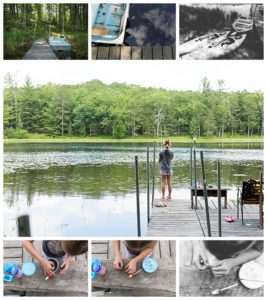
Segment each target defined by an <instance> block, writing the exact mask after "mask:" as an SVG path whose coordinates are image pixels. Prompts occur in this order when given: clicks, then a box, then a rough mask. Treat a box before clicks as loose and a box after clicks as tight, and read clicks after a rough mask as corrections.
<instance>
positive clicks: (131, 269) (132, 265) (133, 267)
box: [125, 259, 137, 274]
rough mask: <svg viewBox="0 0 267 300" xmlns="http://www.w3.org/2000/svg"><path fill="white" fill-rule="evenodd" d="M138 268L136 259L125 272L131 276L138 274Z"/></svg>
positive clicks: (129, 263)
mask: <svg viewBox="0 0 267 300" xmlns="http://www.w3.org/2000/svg"><path fill="white" fill-rule="evenodd" d="M136 266H137V263H136V261H135V260H134V259H132V260H131V261H129V262H128V264H127V265H126V267H125V271H126V272H127V273H129V274H131V273H135V272H136Z"/></svg>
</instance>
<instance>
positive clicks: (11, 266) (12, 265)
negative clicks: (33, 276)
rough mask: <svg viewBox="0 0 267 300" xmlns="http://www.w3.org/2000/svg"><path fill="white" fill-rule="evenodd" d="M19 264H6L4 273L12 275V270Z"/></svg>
mask: <svg viewBox="0 0 267 300" xmlns="http://www.w3.org/2000/svg"><path fill="white" fill-rule="evenodd" d="M17 266H18V264H17V263H16V262H14V261H13V262H10V263H8V264H5V265H4V271H5V272H7V273H11V270H12V268H13V267H17Z"/></svg>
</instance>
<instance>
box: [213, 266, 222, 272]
mask: <svg viewBox="0 0 267 300" xmlns="http://www.w3.org/2000/svg"><path fill="white" fill-rule="evenodd" d="M211 270H212V271H220V270H224V268H223V266H222V265H219V266H216V267H212V268H211Z"/></svg>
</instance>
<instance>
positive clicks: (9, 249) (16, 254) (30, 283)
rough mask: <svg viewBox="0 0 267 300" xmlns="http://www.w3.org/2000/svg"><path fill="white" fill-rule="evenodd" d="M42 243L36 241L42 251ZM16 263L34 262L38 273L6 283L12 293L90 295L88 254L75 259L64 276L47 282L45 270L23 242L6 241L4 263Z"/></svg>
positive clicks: (6, 287)
mask: <svg viewBox="0 0 267 300" xmlns="http://www.w3.org/2000/svg"><path fill="white" fill-rule="evenodd" d="M41 244H42V241H34V245H35V247H36V249H37V250H38V251H41ZM11 261H16V262H17V263H18V264H19V266H22V264H23V263H24V262H29V261H34V262H35V263H36V266H37V272H36V273H35V275H34V276H32V277H26V276H23V277H22V278H20V279H17V278H15V279H14V282H13V283H7V282H5V283H4V288H5V289H8V290H12V291H26V292H38V293H39V292H40V293H42V292H45V293H51V294H55V295H56V294H61V293H64V294H65V293H68V295H77V296H81V295H84V296H86V295H87V294H88V259H87V254H84V255H80V256H77V257H75V258H73V260H72V262H71V265H70V268H69V269H68V270H67V272H66V273H65V274H64V275H57V277H55V278H52V279H50V280H48V281H45V280H44V278H45V276H44V272H43V268H42V267H41V266H40V264H39V263H37V261H35V260H33V258H32V256H31V255H30V254H29V253H28V252H27V251H26V250H25V249H24V248H23V247H22V242H21V241H4V263H8V262H11Z"/></svg>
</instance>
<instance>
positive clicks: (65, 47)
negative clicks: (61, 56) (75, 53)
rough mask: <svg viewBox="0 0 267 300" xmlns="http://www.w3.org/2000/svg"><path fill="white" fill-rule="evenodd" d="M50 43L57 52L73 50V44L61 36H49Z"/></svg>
mask: <svg viewBox="0 0 267 300" xmlns="http://www.w3.org/2000/svg"><path fill="white" fill-rule="evenodd" d="M48 42H49V45H50V47H51V48H52V50H53V51H55V52H62V51H63V52H65V53H66V52H70V50H71V44H70V43H69V42H68V41H66V40H64V39H61V38H56V37H50V38H49V41H48Z"/></svg>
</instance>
